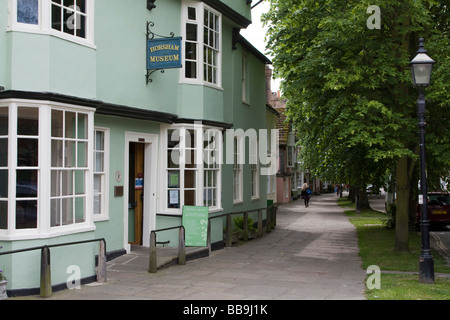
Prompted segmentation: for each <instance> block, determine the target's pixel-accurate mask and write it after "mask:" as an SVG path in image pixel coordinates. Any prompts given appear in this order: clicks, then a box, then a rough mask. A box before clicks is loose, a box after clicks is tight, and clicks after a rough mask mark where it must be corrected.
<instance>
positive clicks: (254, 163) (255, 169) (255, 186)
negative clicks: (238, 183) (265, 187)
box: [249, 139, 260, 200]
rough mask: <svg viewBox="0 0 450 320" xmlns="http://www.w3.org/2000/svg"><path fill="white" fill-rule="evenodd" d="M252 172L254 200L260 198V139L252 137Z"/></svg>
mask: <svg viewBox="0 0 450 320" xmlns="http://www.w3.org/2000/svg"><path fill="white" fill-rule="evenodd" d="M249 148H250V173H251V180H250V181H251V191H252V192H251V193H252V200H257V199H259V192H260V191H259V189H260V185H259V161H258V140H253V139H250V141H249Z"/></svg>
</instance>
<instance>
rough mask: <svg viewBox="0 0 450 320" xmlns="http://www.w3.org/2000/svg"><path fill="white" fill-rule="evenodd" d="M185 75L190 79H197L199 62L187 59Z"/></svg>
mask: <svg viewBox="0 0 450 320" xmlns="http://www.w3.org/2000/svg"><path fill="white" fill-rule="evenodd" d="M185 69H186V70H185V77H186V78H189V79H197V63H196V62H192V61H186V68H185Z"/></svg>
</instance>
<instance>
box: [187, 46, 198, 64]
mask: <svg viewBox="0 0 450 320" xmlns="http://www.w3.org/2000/svg"><path fill="white" fill-rule="evenodd" d="M186 59H190V60H196V59H197V44H196V43H193V42H186Z"/></svg>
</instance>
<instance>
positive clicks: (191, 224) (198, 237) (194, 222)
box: [182, 206, 209, 247]
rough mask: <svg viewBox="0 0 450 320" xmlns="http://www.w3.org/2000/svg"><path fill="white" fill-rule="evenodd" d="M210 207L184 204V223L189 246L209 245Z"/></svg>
mask: <svg viewBox="0 0 450 320" xmlns="http://www.w3.org/2000/svg"><path fill="white" fill-rule="evenodd" d="M208 217H209V208H208V207H194V206H183V219H182V224H183V227H184V229H185V241H186V246H187V247H206V246H207V245H208V243H207V242H208V241H207V239H208Z"/></svg>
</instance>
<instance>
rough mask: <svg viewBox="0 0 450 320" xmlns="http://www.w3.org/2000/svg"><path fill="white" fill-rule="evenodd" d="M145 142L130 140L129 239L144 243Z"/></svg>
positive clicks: (136, 243) (135, 243)
mask: <svg viewBox="0 0 450 320" xmlns="http://www.w3.org/2000/svg"><path fill="white" fill-rule="evenodd" d="M144 150H145V144H143V143H137V142H130V146H129V154H128V159H129V168H128V175H129V179H128V209H129V210H128V230H129V231H128V241H129V243H130V244H132V245H139V246H140V245H142V231H143V230H142V222H143V219H144V163H145V153H144Z"/></svg>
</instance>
